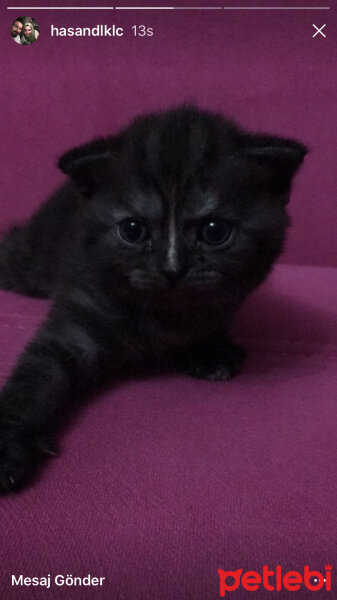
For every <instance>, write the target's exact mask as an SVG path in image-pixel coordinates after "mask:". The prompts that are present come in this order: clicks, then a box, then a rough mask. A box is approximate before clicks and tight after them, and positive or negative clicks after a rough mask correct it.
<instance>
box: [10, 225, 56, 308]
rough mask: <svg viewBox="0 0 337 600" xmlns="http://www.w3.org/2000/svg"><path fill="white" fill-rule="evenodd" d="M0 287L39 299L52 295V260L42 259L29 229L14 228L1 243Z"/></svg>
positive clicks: (22, 227)
mask: <svg viewBox="0 0 337 600" xmlns="http://www.w3.org/2000/svg"><path fill="white" fill-rule="evenodd" d="M0 287H1V288H3V289H5V290H11V291H13V292H17V293H18V294H25V295H28V296H34V297H36V298H48V297H50V295H51V293H52V287H53V285H52V269H51V268H50V260H48V257H47V256H45V257H43V256H41V252H39V251H38V240H36V239H35V240H34V239H33V238H32V235H31V232H30V229H29V227H27V225H26V226H25V225H23V226H16V227H13V228H12V229H10V230H9V232H8V233H7V234H5V236H4V237H3V239H2V240H1V241H0Z"/></svg>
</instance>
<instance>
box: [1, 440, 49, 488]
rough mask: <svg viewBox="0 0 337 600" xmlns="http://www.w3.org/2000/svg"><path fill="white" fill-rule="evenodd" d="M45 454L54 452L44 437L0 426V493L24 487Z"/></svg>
mask: <svg viewBox="0 0 337 600" xmlns="http://www.w3.org/2000/svg"><path fill="white" fill-rule="evenodd" d="M46 455H53V456H54V455H55V452H54V450H53V449H52V447H51V446H50V444H49V442H47V441H46V439H45V438H44V437H42V436H40V435H39V436H37V435H36V434H31V435H28V434H25V435H23V434H22V433H21V432H16V431H15V430H14V431H6V430H3V429H2V428H0V494H6V493H9V492H15V491H18V490H20V489H22V488H23V487H25V486H26V485H27V484H28V483H29V482H30V480H31V479H32V478H33V475H34V473H35V471H36V469H37V467H38V465H39V464H40V463H41V462H42V460H43V458H44V457H45V456H46Z"/></svg>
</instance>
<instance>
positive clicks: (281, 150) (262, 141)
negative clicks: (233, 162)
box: [245, 135, 308, 202]
mask: <svg viewBox="0 0 337 600" xmlns="http://www.w3.org/2000/svg"><path fill="white" fill-rule="evenodd" d="M307 152H308V149H307V148H306V147H305V146H304V145H303V144H301V143H300V142H297V141H295V140H291V139H286V138H277V137H273V136H268V135H256V136H255V135H252V136H250V137H249V138H248V144H247V146H246V149H245V154H246V156H247V157H249V158H251V159H252V160H254V161H255V162H256V163H258V164H260V165H263V166H265V167H267V168H268V169H269V172H270V182H271V185H272V191H273V193H276V194H277V195H279V196H280V197H282V198H283V199H284V201H286V202H287V201H288V194H289V191H290V188H291V183H292V179H293V177H294V175H295V173H296V171H297V169H298V168H299V166H300V165H301V163H302V161H303V159H304V157H305V155H306V154H307Z"/></svg>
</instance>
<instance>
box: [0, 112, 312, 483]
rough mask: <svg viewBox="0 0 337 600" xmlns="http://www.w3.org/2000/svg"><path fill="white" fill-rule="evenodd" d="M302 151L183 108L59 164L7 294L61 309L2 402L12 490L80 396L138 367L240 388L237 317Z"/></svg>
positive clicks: (18, 245) (281, 214)
mask: <svg viewBox="0 0 337 600" xmlns="http://www.w3.org/2000/svg"><path fill="white" fill-rule="evenodd" d="M305 153H306V149H305V147H304V146H303V145H302V144H300V143H298V142H295V141H293V140H289V139H282V138H278V137H271V136H269V135H253V134H250V133H247V132H245V131H243V130H242V129H240V128H238V127H237V126H236V125H234V124H233V123H232V122H229V121H225V120H224V119H223V118H222V117H221V116H216V115H212V114H209V113H207V112H202V111H199V110H197V109H194V108H189V107H183V108H178V109H176V110H171V111H168V112H164V113H162V114H157V115H152V116H148V117H145V118H140V119H138V120H136V121H135V122H134V123H133V124H132V125H131V126H130V127H129V128H127V129H126V130H125V131H122V132H121V133H120V134H119V135H117V136H115V137H109V138H106V139H99V140H97V141H94V142H92V143H90V144H88V145H86V146H83V147H80V148H76V149H74V150H72V151H70V152H68V153H67V154H65V155H64V156H62V158H61V159H60V161H59V166H60V168H61V169H62V171H63V172H64V173H66V174H68V175H69V176H70V180H69V181H68V182H67V183H66V184H65V185H64V186H63V187H62V188H61V189H60V190H58V191H57V192H56V194H55V195H54V196H52V197H51V198H50V200H49V201H48V202H47V203H46V204H45V205H44V206H42V208H41V209H40V210H39V211H38V212H37V214H35V215H34V216H33V217H32V218H31V220H30V221H29V223H28V224H27V225H24V226H21V227H15V228H13V229H12V230H11V231H10V232H9V233H8V234H7V236H6V237H5V238H4V239H3V241H2V243H1V244H0V285H1V286H2V287H3V288H5V289H8V290H14V291H16V292H19V293H23V294H29V295H32V296H37V297H50V296H52V297H53V304H52V307H51V310H50V313H49V317H48V319H47V320H46V322H45V323H44V324H43V325H42V327H41V328H40V330H39V331H38V333H37V335H36V337H35V338H34V339H33V341H32V342H31V343H30V344H29V345H28V347H27V348H26V350H25V351H24V353H23V354H22V356H21V358H20V360H19V361H18V364H17V366H16V368H15V370H14V372H13V374H12V376H11V378H10V379H9V381H8V383H7V384H6V386H5V388H4V389H3V391H2V393H1V396H0V489H1V490H2V491H6V490H9V489H16V488H19V487H21V486H23V485H24V484H25V483H27V481H29V478H30V477H31V476H32V474H33V471H34V468H35V467H36V466H37V464H38V462H39V460H40V459H41V457H42V454H43V453H44V452H48V450H49V446H48V439H49V437H50V434H51V432H52V426H53V424H54V422H55V420H56V418H57V416H58V415H59V414H60V413H61V412H62V408H63V407H64V405H65V403H67V402H68V403H69V400H71V401H73V400H74V398H75V395H77V396H78V395H79V393H80V390H83V389H87V386H88V385H89V383H90V384H92V382H98V381H101V380H102V379H103V378H104V377H107V376H115V377H116V376H117V375H118V374H119V373H120V371H121V369H123V368H125V367H128V366H129V365H132V364H137V363H139V362H142V363H144V362H145V363H147V364H148V365H153V364H156V365H158V362H159V363H160V362H161V361H162V362H163V363H164V361H165V362H167V361H172V364H174V365H175V366H176V367H177V368H179V369H181V370H184V371H185V372H186V373H190V374H191V375H194V376H197V377H202V378H207V379H228V378H229V377H231V376H232V375H233V374H235V373H236V372H237V371H238V369H239V368H240V366H241V363H242V359H243V351H242V350H241V349H240V348H239V347H238V346H236V345H234V344H233V343H232V342H231V341H230V340H229V339H228V337H227V333H226V332H227V329H228V325H229V323H230V321H231V319H232V317H233V314H234V312H235V311H236V309H237V308H238V306H239V305H240V304H241V302H242V301H243V299H244V298H245V297H246V296H247V294H248V293H249V292H250V291H251V290H253V289H254V288H255V287H256V286H257V285H258V284H259V283H261V282H262V281H263V280H264V279H265V277H266V275H267V274H268V273H269V271H270V269H271V266H272V265H273V263H274V261H275V259H276V258H277V257H278V256H279V254H280V252H281V250H282V245H283V240H284V236H285V230H286V227H287V225H288V222H289V221H288V217H287V214H286V210H285V205H286V203H287V202H288V198H289V192H290V187H291V182H292V178H293V175H294V173H295V172H296V170H297V168H298V167H299V165H300V164H301V162H302V160H303V157H304V155H305Z"/></svg>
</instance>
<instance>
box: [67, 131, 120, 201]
mask: <svg viewBox="0 0 337 600" xmlns="http://www.w3.org/2000/svg"><path fill="white" fill-rule="evenodd" d="M112 151H113V147H112V144H111V138H108V139H104V138H101V139H98V140H95V141H93V142H90V143H89V144H86V145H85V146H79V147H78V148H74V149H73V150H70V151H69V152H66V154H63V156H61V158H60V159H59V161H58V166H59V168H60V169H61V171H63V173H66V175H70V177H71V178H72V179H73V180H74V181H75V183H76V184H77V186H78V188H79V189H80V191H81V193H82V194H83V196H85V197H89V196H90V195H91V194H92V192H93V190H94V189H95V188H96V187H97V186H98V184H99V183H100V181H102V180H104V179H105V178H106V177H107V174H108V173H109V172H110V169H111V166H112Z"/></svg>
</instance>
